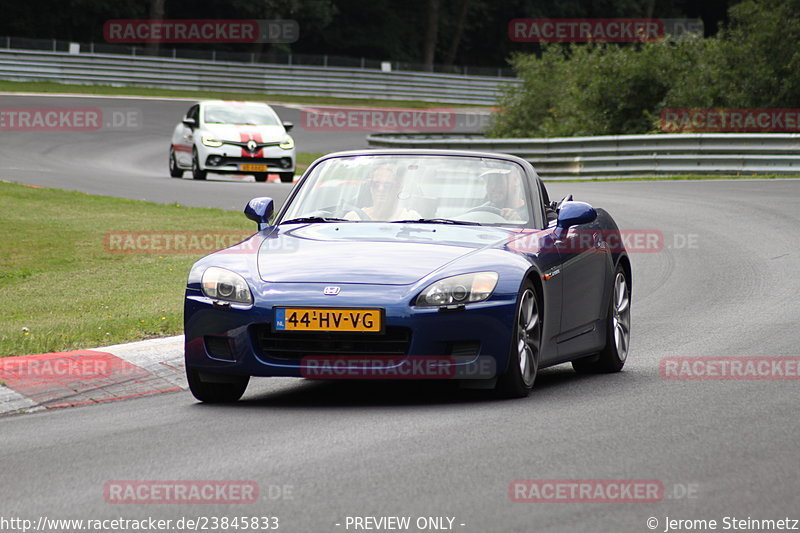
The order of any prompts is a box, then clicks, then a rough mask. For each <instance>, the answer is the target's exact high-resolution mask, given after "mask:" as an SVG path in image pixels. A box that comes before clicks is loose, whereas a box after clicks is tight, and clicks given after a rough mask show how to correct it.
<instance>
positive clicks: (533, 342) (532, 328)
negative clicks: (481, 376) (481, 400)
mask: <svg viewBox="0 0 800 533" xmlns="http://www.w3.org/2000/svg"><path fill="white" fill-rule="evenodd" d="M531 305H532V306H533V307H532V313H533V314H532V317H533V318H531V317H530V316H529V317H527V318H526V317H525V316H524V314H523V313H525V314H527V313H528V311H526V309H528V308H529V306H531ZM523 323H524V324H523ZM525 324H527V327H526V328H525V329H524V330H523V329H521V328H522V327H523V326H524V325H525ZM513 331H514V332H513V335H512V337H511V339H512V340H511V349H510V351H509V356H508V367H507V368H506V371H505V372H504V373H503V374H502V375H500V376H499V377H498V379H497V384H496V385H495V392H496V393H497V394H498V395H499V396H500V397H503V398H524V397H526V396H528V394H530V392H531V389H532V388H533V383H534V382H535V381H536V375H537V374H538V372H539V353H540V350H541V347H542V319H541V314H540V313H539V301H538V299H537V297H536V287H535V286H534V285H533V283H532V282H531V281H530V280H526V281H525V282H524V283H523V284H522V287H521V288H520V291H519V297H518V298H517V309H516V311H515V313H514V330H513ZM523 343H524V345H523ZM523 352H524V353H525V354H526V355H527V356H528V357H526V358H525V359H523V355H522V354H523Z"/></svg>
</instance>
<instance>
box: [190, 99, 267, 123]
mask: <svg viewBox="0 0 800 533" xmlns="http://www.w3.org/2000/svg"><path fill="white" fill-rule="evenodd" d="M203 120H204V121H205V122H206V124H247V125H253V126H277V125H278V124H280V122H279V121H278V117H277V116H275V113H273V112H272V110H271V109H270V108H268V107H266V106H262V105H247V104H238V105H222V104H214V105H207V106H206V107H205V110H204V111H203Z"/></svg>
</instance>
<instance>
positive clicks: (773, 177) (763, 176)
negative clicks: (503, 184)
mask: <svg viewBox="0 0 800 533" xmlns="http://www.w3.org/2000/svg"><path fill="white" fill-rule="evenodd" d="M797 178H800V175H792V174H787V175H784V174H752V175H747V176H736V175H730V176H723V175H707V174H686V175H683V176H644V177H638V178H625V177H617V178H613V177H612V178H575V179H571V178H570V179H548V178H543V180H544V181H548V182H552V183H586V182H587V181H675V180H689V181H696V180H780V179H797Z"/></svg>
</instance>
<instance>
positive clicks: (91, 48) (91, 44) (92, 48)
mask: <svg viewBox="0 0 800 533" xmlns="http://www.w3.org/2000/svg"><path fill="white" fill-rule="evenodd" d="M89 53H90V54H93V53H94V41H92V42H90V43H89Z"/></svg>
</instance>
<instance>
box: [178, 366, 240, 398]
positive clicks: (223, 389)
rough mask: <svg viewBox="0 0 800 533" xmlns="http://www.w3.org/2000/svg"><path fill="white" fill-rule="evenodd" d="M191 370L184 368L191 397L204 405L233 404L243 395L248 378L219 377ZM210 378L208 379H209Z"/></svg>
mask: <svg viewBox="0 0 800 533" xmlns="http://www.w3.org/2000/svg"><path fill="white" fill-rule="evenodd" d="M203 377H204V378H205V380H203V379H201V375H200V372H199V371H197V370H195V369H193V368H186V379H187V381H188V382H189V390H190V391H192V395H193V396H194V397H195V398H197V399H198V400H200V401H201V402H205V403H226V402H235V401H236V400H238V399H239V398H241V397H242V394H244V391H245V389H247V384H248V383H249V382H250V376H228V375H226V376H221V375H219V376H218V375H215V374H208V373H205V372H204V373H203ZM209 378H210V379H209Z"/></svg>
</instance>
